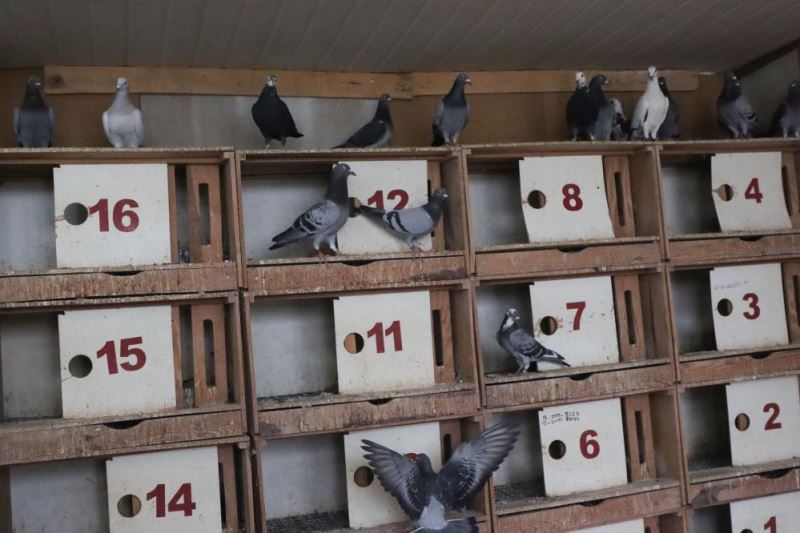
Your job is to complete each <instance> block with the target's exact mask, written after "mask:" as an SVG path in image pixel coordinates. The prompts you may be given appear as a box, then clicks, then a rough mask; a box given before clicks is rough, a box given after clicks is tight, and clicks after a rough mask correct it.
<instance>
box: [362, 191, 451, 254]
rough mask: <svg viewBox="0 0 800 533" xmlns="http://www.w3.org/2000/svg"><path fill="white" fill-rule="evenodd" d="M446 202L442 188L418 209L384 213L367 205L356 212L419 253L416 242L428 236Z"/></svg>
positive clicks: (445, 192)
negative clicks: (401, 239)
mask: <svg viewBox="0 0 800 533" xmlns="http://www.w3.org/2000/svg"><path fill="white" fill-rule="evenodd" d="M445 200H447V190H446V189H445V188H444V187H440V188H439V189H436V191H434V193H433V197H432V198H431V200H430V201H429V202H428V203H427V204H425V205H423V206H420V207H413V208H411V209H400V210H397V211H384V210H383V209H377V208H375V207H370V206H368V205H362V206H360V207H359V208H358V212H359V213H361V214H363V215H366V216H367V217H368V218H371V219H372V220H374V221H376V222H379V223H381V224H383V226H384V227H385V228H386V229H388V230H389V231H391V232H392V233H394V234H395V235H397V236H398V237H401V238H403V239H405V241H406V244H407V245H408V247H409V249H410V250H411V251H413V252H420V251H421V250H420V248H419V243H417V240H418V239H419V238H420V237H424V236H425V235H428V234H430V233H431V232H432V231H433V230H434V228H435V227H436V224H438V223H439V219H440V218H442V213H443V212H444V202H445Z"/></svg>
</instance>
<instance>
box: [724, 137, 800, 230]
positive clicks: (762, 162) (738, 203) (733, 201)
mask: <svg viewBox="0 0 800 533" xmlns="http://www.w3.org/2000/svg"><path fill="white" fill-rule="evenodd" d="M781 158H782V156H781V153H780V152H752V153H741V154H717V155H715V156H712V157H711V192H712V197H713V198H714V207H715V208H716V210H717V219H718V220H719V226H720V228H721V229H722V231H753V230H779V229H790V228H791V227H792V221H791V220H790V219H789V213H788V212H787V210H786V200H785V197H784V195H783V177H782V172H781ZM725 186H727V187H729V189H728V190H729V191H730V192H732V193H733V194H732V196H731V197H730V199H728V200H725V199H724V198H725V195H724V194H723V189H724V188H725Z"/></svg>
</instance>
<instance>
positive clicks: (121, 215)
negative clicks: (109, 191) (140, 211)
mask: <svg viewBox="0 0 800 533" xmlns="http://www.w3.org/2000/svg"><path fill="white" fill-rule="evenodd" d="M135 207H139V203H138V202H137V201H136V200H131V199H130V198H123V199H122V200H120V201H119V202H117V203H116V204H114V212H113V213H112V219H113V222H114V227H115V228H117V230H119V231H122V232H124V233H130V232H131V231H133V230H135V229H136V228H138V227H139V215H137V214H136V213H135V212H134V211H133V208H135ZM89 213H90V214H94V213H99V214H100V216H99V217H98V220H99V223H100V231H101V232H103V233H104V232H107V231H109V224H108V198H101V199H100V200H99V201H98V202H97V203H96V204H94V205H93V206H91V207H90V208H89Z"/></svg>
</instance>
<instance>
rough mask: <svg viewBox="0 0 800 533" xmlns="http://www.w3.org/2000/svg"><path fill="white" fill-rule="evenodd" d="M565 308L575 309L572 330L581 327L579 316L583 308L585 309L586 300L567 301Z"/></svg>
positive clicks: (581, 314)
mask: <svg viewBox="0 0 800 533" xmlns="http://www.w3.org/2000/svg"><path fill="white" fill-rule="evenodd" d="M567 309H570V310H575V318H573V319H572V331H578V330H579V329H581V317H582V316H583V310H584V309H586V302H567Z"/></svg>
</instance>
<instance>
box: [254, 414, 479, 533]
mask: <svg viewBox="0 0 800 533" xmlns="http://www.w3.org/2000/svg"><path fill="white" fill-rule="evenodd" d="M482 429H483V426H482V420H481V419H480V418H479V417H475V416H472V417H464V418H448V419H440V420H429V421H426V422H423V421H415V422H413V423H411V424H404V425H398V426H393V427H381V428H372V429H358V430H357V429H352V430H344V431H343V430H336V431H329V432H325V433H320V434H315V435H300V436H292V437H288V438H281V439H264V438H262V437H257V438H256V439H255V451H256V453H255V463H254V468H253V470H254V485H255V493H256V501H257V507H256V512H257V516H258V518H257V522H258V523H259V524H260V526H261V531H265V532H267V531H268V532H269V533H281V532H284V531H313V530H319V531H351V530H356V529H357V530H358V531H367V532H369V533H378V532H393V533H395V532H396V533H401V532H404V531H407V530H408V522H407V517H406V516H405V514H404V513H403V511H402V510H401V509H400V507H399V505H398V504H397V502H396V501H395V500H394V498H393V497H392V496H391V495H389V494H388V493H387V492H386V491H385V490H384V489H383V487H381V485H380V483H379V482H378V479H377V477H375V476H374V473H373V472H372V471H371V469H370V468H369V466H368V464H367V462H366V460H365V459H364V457H363V454H364V452H363V450H362V449H361V440H362V439H369V440H372V441H375V442H378V443H381V444H384V445H386V446H389V447H390V448H392V449H394V450H397V451H398V452H399V453H425V454H426V455H428V457H429V458H430V459H431V462H432V464H433V466H434V468H437V469H438V468H439V467H440V465H441V464H443V463H444V462H446V461H447V460H448V459H449V457H450V455H451V454H452V452H453V451H454V450H455V449H456V448H457V447H458V445H459V444H460V443H461V442H462V441H464V440H469V439H472V438H475V437H476V436H477V435H478V434H479V433H480V431H481V430H482ZM312 463H313V464H314V468H308V465H309V464H312ZM276 480H280V482H276ZM457 516H474V517H475V518H476V519H477V521H478V523H479V524H480V531H482V532H488V531H491V502H490V500H489V490H488V489H486V488H485V489H483V490H482V491H481V492H479V493H478V494H477V495H476V497H475V498H474V499H473V501H472V502H471V503H470V504H469V505H468V506H467V510H466V511H465V512H462V513H459V514H458V515H457Z"/></svg>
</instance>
